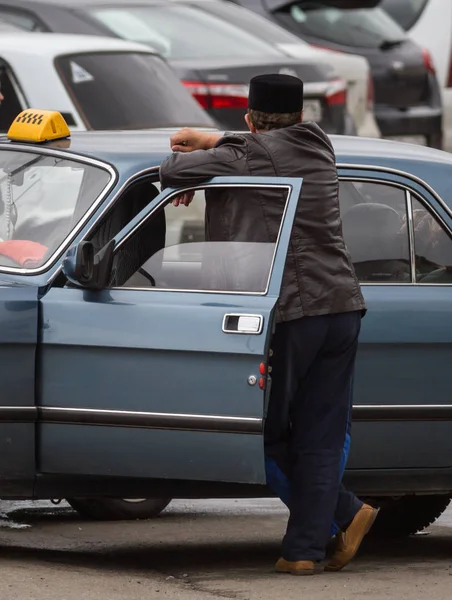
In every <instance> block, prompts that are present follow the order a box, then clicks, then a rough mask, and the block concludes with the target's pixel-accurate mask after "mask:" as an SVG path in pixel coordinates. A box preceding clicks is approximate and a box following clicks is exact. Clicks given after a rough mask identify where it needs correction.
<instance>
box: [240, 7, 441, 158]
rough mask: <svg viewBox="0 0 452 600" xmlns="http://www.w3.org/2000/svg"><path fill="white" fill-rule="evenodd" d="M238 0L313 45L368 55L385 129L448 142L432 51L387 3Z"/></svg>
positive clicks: (377, 113) (391, 133)
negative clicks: (390, 12) (405, 27)
mask: <svg viewBox="0 0 452 600" xmlns="http://www.w3.org/2000/svg"><path fill="white" fill-rule="evenodd" d="M232 1H234V2H235V3H236V4H240V5H242V6H244V7H246V8H248V9H251V10H253V11H254V12H256V13H259V14H263V15H265V16H267V17H268V18H270V19H271V20H273V21H275V22H276V23H278V24H279V25H282V26H283V27H285V28H286V29H288V30H289V31H291V32H292V33H295V34H296V35H298V36H299V37H301V38H302V39H304V40H306V41H307V42H309V43H311V44H313V45H316V46H320V47H323V48H328V49H330V50H333V51H339V52H347V53H353V54H360V55H362V56H364V57H365V58H367V60H368V61H369V64H370V66H371V69H372V76H373V80H374V103H375V104H374V106H375V116H376V118H377V122H378V125H379V127H380V130H381V133H382V135H383V136H385V137H399V136H423V137H424V138H425V140H426V142H427V144H428V145H429V146H432V147H436V148H441V147H442V144H443V132H442V117H443V110H442V101H441V92H440V87H439V84H438V81H437V77H436V73H435V68H434V64H433V61H432V59H431V56H430V54H429V52H428V51H427V50H426V49H425V48H421V47H420V46H419V45H418V44H416V43H415V42H414V41H412V40H410V39H409V38H408V36H407V35H406V33H405V32H404V31H403V29H402V28H401V27H400V26H399V24H398V23H396V22H395V21H394V20H393V19H392V18H391V17H390V16H389V15H388V14H387V13H386V12H385V11H384V10H383V9H382V8H380V7H379V6H373V7H365V8H356V6H364V4H365V3H364V2H359V1H358V0H357V1H356V2H347V3H346V2H342V3H341V2H340V1H339V0H321V1H315V0H295V1H293V0H232ZM373 4H378V3H377V2H374V3H373Z"/></svg>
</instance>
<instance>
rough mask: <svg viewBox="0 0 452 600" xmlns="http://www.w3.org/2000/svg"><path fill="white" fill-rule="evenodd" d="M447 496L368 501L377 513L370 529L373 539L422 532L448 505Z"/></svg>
mask: <svg viewBox="0 0 452 600" xmlns="http://www.w3.org/2000/svg"><path fill="white" fill-rule="evenodd" d="M450 500H451V496H450V495H449V494H438V495H433V496H401V497H399V498H370V499H369V500H368V502H369V503H370V504H371V505H372V506H379V507H380V512H379V514H378V517H377V519H376V521H375V524H374V526H373V527H372V529H371V534H372V537H374V538H397V537H406V536H409V535H412V534H414V533H416V532H418V531H422V529H425V528H426V527H428V526H429V525H431V524H432V523H434V522H435V521H436V519H438V518H439V517H440V516H441V515H442V514H443V512H444V511H445V510H446V508H447V507H448V506H449V503H450Z"/></svg>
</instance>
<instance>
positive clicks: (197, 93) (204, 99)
mask: <svg viewBox="0 0 452 600" xmlns="http://www.w3.org/2000/svg"><path fill="white" fill-rule="evenodd" d="M182 83H183V84H184V86H185V87H186V88H187V90H188V91H189V92H190V93H191V95H192V96H193V98H195V100H197V101H198V102H199V104H200V105H201V106H202V107H203V108H204V109H209V108H210V109H212V108H242V109H244V108H245V109H246V108H248V90H249V88H248V86H247V85H240V84H233V83H202V82H197V81H182Z"/></svg>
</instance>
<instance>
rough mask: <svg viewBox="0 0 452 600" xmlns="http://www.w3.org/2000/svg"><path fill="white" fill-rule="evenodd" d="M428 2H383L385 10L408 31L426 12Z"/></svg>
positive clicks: (399, 0) (398, 0) (413, 0)
mask: <svg viewBox="0 0 452 600" xmlns="http://www.w3.org/2000/svg"><path fill="white" fill-rule="evenodd" d="M427 3H428V0H383V2H382V3H381V5H380V6H381V8H383V9H384V10H385V11H386V12H387V13H388V14H389V15H391V17H392V18H393V19H394V20H395V21H397V23H398V24H399V25H400V26H401V27H403V28H404V29H405V31H408V30H409V29H411V28H412V27H413V25H415V23H416V21H417V20H418V19H419V17H420V16H421V15H422V13H423V12H424V8H425V7H426V6H427Z"/></svg>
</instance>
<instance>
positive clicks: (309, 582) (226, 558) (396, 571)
mask: <svg viewBox="0 0 452 600" xmlns="http://www.w3.org/2000/svg"><path fill="white" fill-rule="evenodd" d="M0 513H3V514H2V518H1V519H0V539H1V544H0V560H1V577H0V600H85V599H89V600H138V599H139V600H142V599H146V600H147V599H150V600H154V599H157V598H159V599H165V598H171V599H177V600H179V599H180V600H204V599H215V598H220V599H221V598H225V599H229V598H231V599H239V600H248V599H249V600H267V599H268V600H276V599H281V600H303V599H306V600H326V599H328V600H344V599H345V600H348V599H355V600H362V599H366V600H367V599H369V600H380V599H381V600H383V599H384V600H396V599H397V600H402V599H403V600H404V599H409V600H420V599H422V600H425V598H429V600H443V599H444V600H450V598H451V588H452V577H451V576H452V510H449V511H448V512H447V513H445V515H444V516H443V518H442V519H441V520H440V521H439V522H438V524H437V525H435V526H433V527H431V528H430V529H429V530H428V533H427V535H416V536H412V537H410V538H408V539H405V540H402V541H398V542H391V543H386V544H384V543H378V544H376V543H367V545H366V546H365V547H364V548H363V549H362V552H361V553H360V555H359V556H358V557H357V558H356V559H355V561H354V562H353V563H351V564H350V565H349V567H348V568H347V570H344V571H343V572H342V573H337V574H330V573H328V574H327V573H323V572H320V573H319V574H318V575H315V576H314V577H301V578H299V577H293V576H287V575H277V574H275V573H274V572H273V565H274V562H275V560H276V559H277V558H278V556H279V542H280V539H281V535H282V533H283V530H284V526H285V521H286V512H285V510H284V509H283V508H281V506H280V504H279V502H278V501H276V500H228V501H224V500H220V501H218V500H215V501H213V500H211V501H190V502H184V501H177V502H174V503H173V504H172V505H170V507H169V508H168V509H167V511H165V513H163V515H162V516H161V517H159V518H158V519H156V520H153V521H147V522H138V521H135V522H128V523H124V522H123V523H93V522H86V521H83V520H81V519H79V518H78V517H77V515H76V514H75V513H74V512H72V511H71V510H70V509H69V508H67V507H65V506H59V507H54V506H52V505H50V504H49V503H43V502H40V503H37V504H35V505H33V504H30V503H27V504H25V503H9V502H0Z"/></svg>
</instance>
